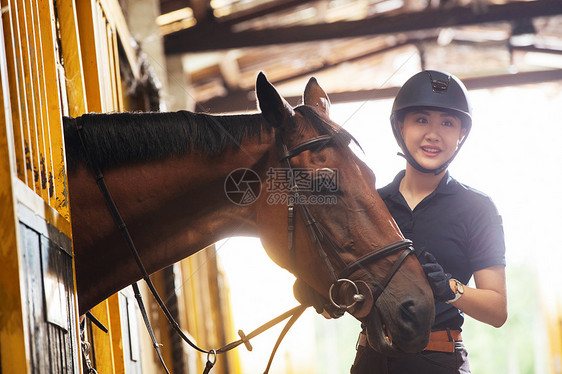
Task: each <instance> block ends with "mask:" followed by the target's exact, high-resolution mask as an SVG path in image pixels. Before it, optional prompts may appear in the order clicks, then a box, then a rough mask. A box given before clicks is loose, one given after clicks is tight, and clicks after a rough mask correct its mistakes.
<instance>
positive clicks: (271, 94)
mask: <svg viewBox="0 0 562 374" xmlns="http://www.w3.org/2000/svg"><path fill="white" fill-rule="evenodd" d="M256 95H257V98H258V104H259V107H260V110H261V112H262V114H263V116H264V117H265V119H266V120H267V122H269V123H270V124H271V125H272V126H274V127H279V126H281V125H282V124H283V123H285V122H286V121H287V120H288V119H289V118H290V117H292V116H293V115H294V114H295V112H294V110H293V108H292V107H291V105H290V104H289V103H288V102H287V101H286V100H285V99H284V98H282V97H281V95H279V93H278V92H277V90H276V89H275V87H273V85H272V84H271V82H269V81H268V80H267V78H266V77H265V74H264V73H263V72H261V71H260V73H259V74H258V79H257V81H256Z"/></svg>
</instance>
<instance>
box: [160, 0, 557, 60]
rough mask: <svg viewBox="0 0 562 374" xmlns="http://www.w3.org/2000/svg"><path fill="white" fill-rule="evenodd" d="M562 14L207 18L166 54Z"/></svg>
mask: <svg viewBox="0 0 562 374" xmlns="http://www.w3.org/2000/svg"><path fill="white" fill-rule="evenodd" d="M557 14H562V1H560V0H536V1H524V2H513V3H509V4H504V5H490V6H489V7H488V10H487V11H486V12H485V13H481V14H475V13H474V12H473V11H472V9H470V8H466V7H455V8H451V9H441V8H440V9H430V10H426V11H423V12H419V13H403V14H399V15H394V16H385V15H381V16H376V17H371V18H367V19H363V20H358V21H346V22H337V23H324V24H317V25H305V26H294V27H283V28H276V29H264V30H257V31H255V30H248V31H242V32H238V33H234V32H232V26H231V24H221V23H207V24H202V25H196V26H195V27H192V28H189V29H185V30H181V31H177V32H175V33H172V34H169V35H166V36H165V38H164V47H165V53H166V54H177V53H188V52H200V51H209V50H221V49H230V48H242V47H250V46H263V45H275V44H286V43H297V42H307V41H318V40H327V39H340V38H349V37H358V36H372V35H382V34H390V33H400V32H413V31H419V30H427V29H437V28H441V27H456V26H465V25H474V24H481V23H489V22H505V21H511V20H514V19H520V18H533V17H549V16H554V15H557Z"/></svg>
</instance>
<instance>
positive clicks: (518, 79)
mask: <svg viewBox="0 0 562 374" xmlns="http://www.w3.org/2000/svg"><path fill="white" fill-rule="evenodd" d="M462 81H463V82H464V84H465V85H466V87H467V89H468V90H479V89H485V88H497V87H507V86H519V85H525V84H533V83H544V82H553V81H562V69H557V70H541V71H531V72H522V73H517V74H501V75H493V76H487V77H475V78H466V79H463V80H462ZM273 83H274V84H275V83H276V82H273ZM398 90H399V87H389V88H383V89H372V90H360V91H347V92H334V93H329V96H330V101H331V102H332V104H334V103H346V102H354V101H359V102H361V101H368V100H380V99H389V98H393V97H394V96H396V94H397V93H398ZM250 97H252V96H251V92H248V91H236V92H234V93H232V94H231V95H229V96H226V97H221V98H215V99H212V100H209V101H207V102H204V103H199V104H198V107H199V108H204V110H205V111H208V112H210V113H228V112H241V111H251V112H255V111H257V109H256V108H257V104H256V101H255V99H251V100H250V99H249V98H250ZM285 99H286V100H287V101H288V102H289V103H290V104H291V105H293V106H295V105H298V104H300V103H301V97H300V96H290V97H285Z"/></svg>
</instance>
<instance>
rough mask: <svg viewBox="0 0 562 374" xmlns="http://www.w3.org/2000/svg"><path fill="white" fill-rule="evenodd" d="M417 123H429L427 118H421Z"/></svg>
mask: <svg viewBox="0 0 562 374" xmlns="http://www.w3.org/2000/svg"><path fill="white" fill-rule="evenodd" d="M416 122H418V123H427V119H426V118H425V117H419V118H418V119H416Z"/></svg>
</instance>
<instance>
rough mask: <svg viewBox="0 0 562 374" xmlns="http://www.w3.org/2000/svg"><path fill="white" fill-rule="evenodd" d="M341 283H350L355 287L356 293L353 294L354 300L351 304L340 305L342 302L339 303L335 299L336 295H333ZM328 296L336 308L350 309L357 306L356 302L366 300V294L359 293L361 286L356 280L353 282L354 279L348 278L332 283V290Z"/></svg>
mask: <svg viewBox="0 0 562 374" xmlns="http://www.w3.org/2000/svg"><path fill="white" fill-rule="evenodd" d="M341 283H350V284H351V285H352V286H353V288H354V289H355V294H354V295H353V302H352V303H351V304H350V305H340V304H338V303H336V302H335V301H334V297H333V296H332V292H333V290H334V288H335V286H336V285H339V284H341ZM328 296H329V297H330V302H331V303H332V305H334V306H335V307H336V308H338V309H342V310H349V309H351V308H353V307H354V306H355V304H357V303H359V302H362V301H363V300H365V296H364V295H362V294H360V293H359V287H357V284H355V282H353V281H352V280H350V279H346V278H342V279H338V280H337V281H335V282H334V283H332V285H331V286H330V292H329V293H328Z"/></svg>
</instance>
